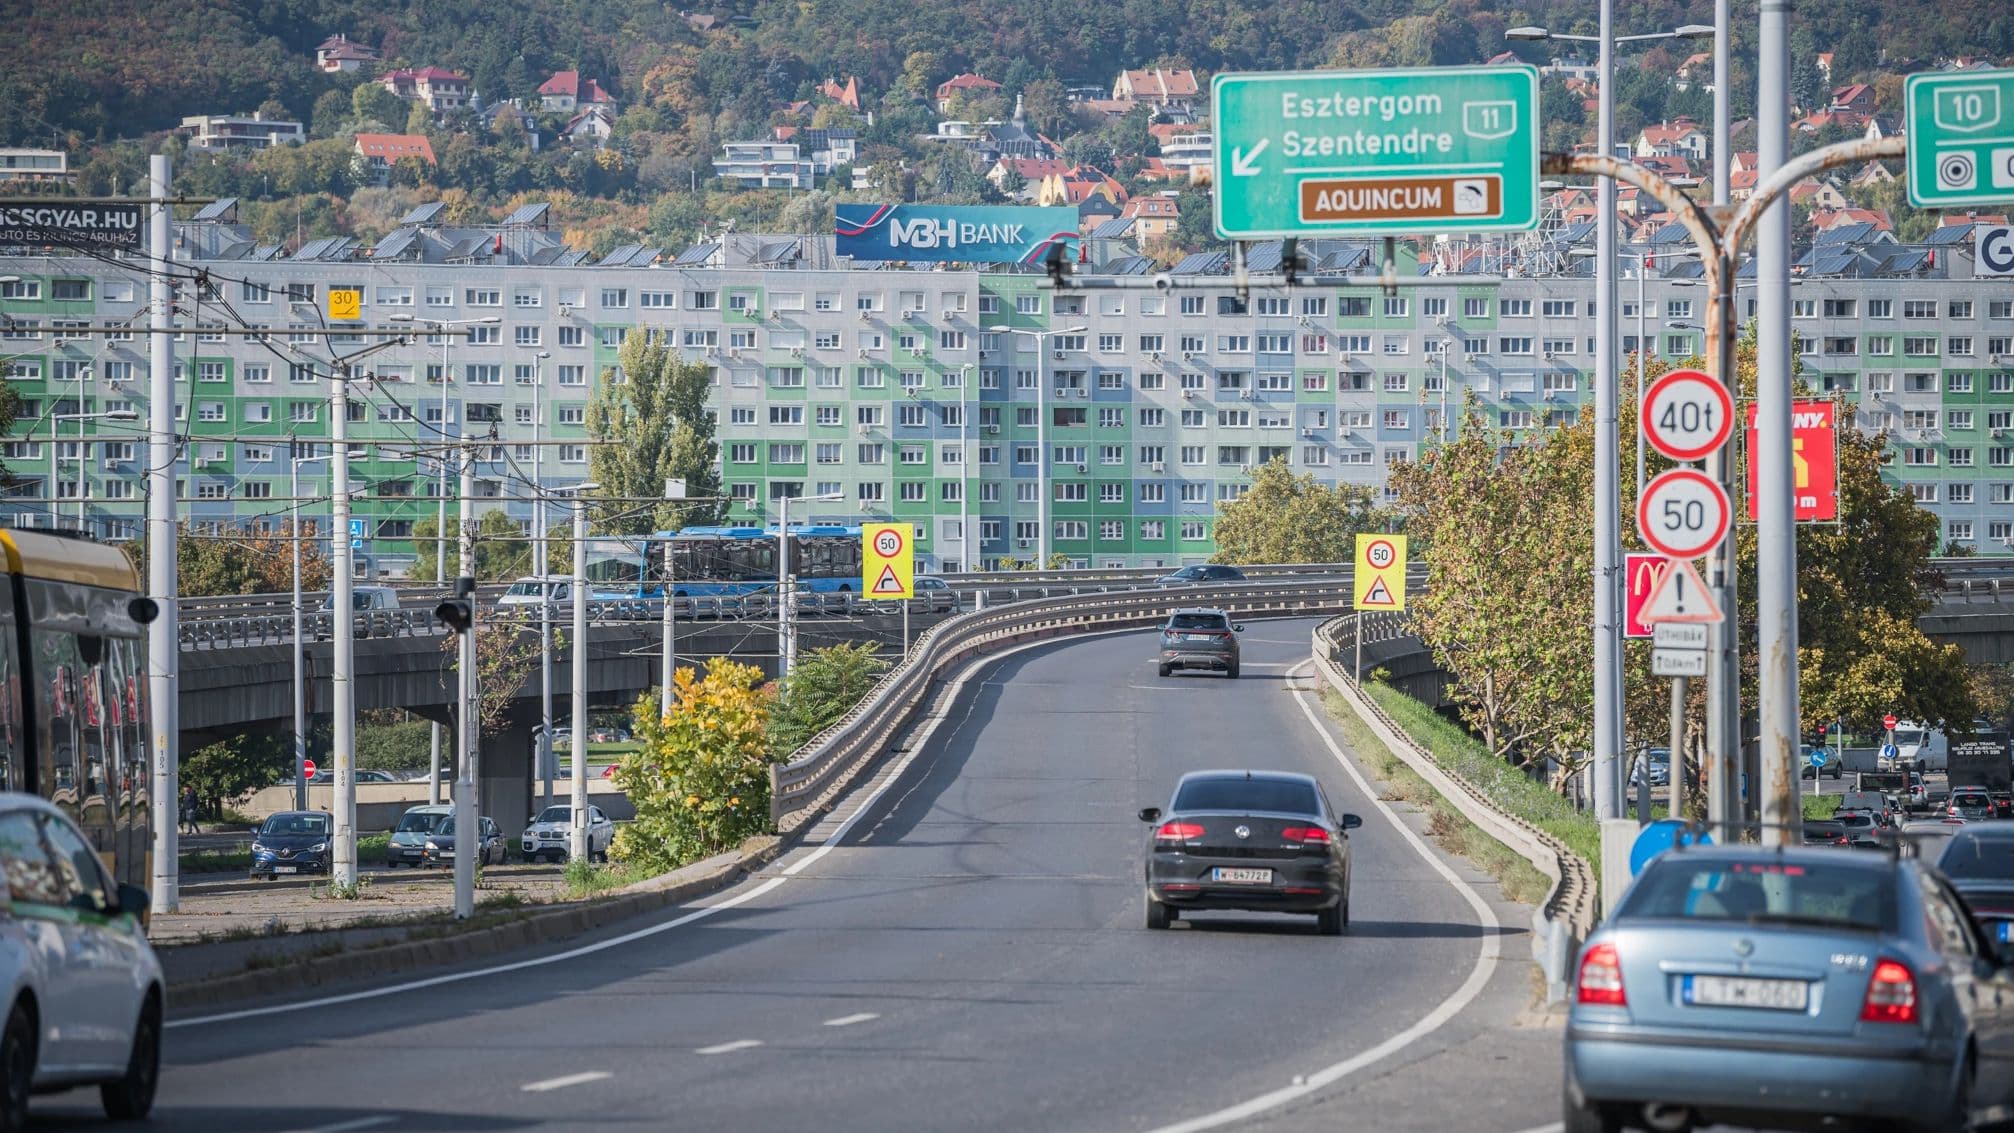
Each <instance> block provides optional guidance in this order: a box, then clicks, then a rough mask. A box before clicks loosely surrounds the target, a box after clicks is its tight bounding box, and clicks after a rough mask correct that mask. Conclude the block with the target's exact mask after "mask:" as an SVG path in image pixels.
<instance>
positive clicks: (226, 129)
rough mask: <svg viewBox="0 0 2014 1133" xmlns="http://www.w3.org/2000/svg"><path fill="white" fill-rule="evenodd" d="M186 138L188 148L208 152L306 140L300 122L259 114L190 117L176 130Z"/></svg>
mask: <svg viewBox="0 0 2014 1133" xmlns="http://www.w3.org/2000/svg"><path fill="white" fill-rule="evenodd" d="M175 132H176V133H178V134H187V135H189V148H190V149H192V150H202V151H205V152H208V153H219V152H222V151H224V150H231V149H265V148H267V147H269V146H284V145H292V144H295V143H297V142H304V141H307V140H308V132H307V130H306V129H305V128H304V127H303V126H302V125H301V124H300V123H299V122H289V121H285V120H283V119H278V118H267V117H265V116H264V115H262V114H256V113H254V114H251V115H242V114H192V115H190V116H189V117H187V118H184V119H182V125H181V126H180V127H179V128H177V130H176V131H175Z"/></svg>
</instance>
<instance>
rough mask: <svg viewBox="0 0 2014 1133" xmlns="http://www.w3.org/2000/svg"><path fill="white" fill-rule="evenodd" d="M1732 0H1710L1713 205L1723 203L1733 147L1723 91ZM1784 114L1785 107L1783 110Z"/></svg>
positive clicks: (1730, 114) (1730, 117) (1730, 116)
mask: <svg viewBox="0 0 2014 1133" xmlns="http://www.w3.org/2000/svg"><path fill="white" fill-rule="evenodd" d="M1732 3H1733V0H1713V203H1714V204H1717V205H1724V204H1726V203H1727V184H1728V172H1729V162H1731V161H1732V160H1733V158H1732V155H1730V154H1729V153H1728V152H1727V151H1728V149H1729V148H1730V147H1732V146H1733V144H1734V142H1733V140H1732V139H1733V130H1734V123H1733V117H1734V114H1733V111H1732V110H1730V109H1729V96H1728V90H1727V84H1728V81H1729V80H1728V75H1727V61H1728V54H1729V51H1730V50H1731V48H1732V44H1733V42H1734V23H1733V17H1732V16H1731V14H1730V13H1729V11H1728V9H1729V8H1730V7H1731V6H1732ZM1783 109H1784V111H1786V112H1787V111H1788V110H1789V107H1788V106H1786V107H1784V108H1783Z"/></svg>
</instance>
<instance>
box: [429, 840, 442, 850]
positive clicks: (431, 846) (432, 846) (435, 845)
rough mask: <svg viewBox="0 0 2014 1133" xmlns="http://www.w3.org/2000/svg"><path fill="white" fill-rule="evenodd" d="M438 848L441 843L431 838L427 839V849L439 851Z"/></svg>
mask: <svg viewBox="0 0 2014 1133" xmlns="http://www.w3.org/2000/svg"><path fill="white" fill-rule="evenodd" d="M440 848H441V844H440V843H439V842H435V841H432V840H429V841H428V842H427V849H429V850H434V851H439V850H440Z"/></svg>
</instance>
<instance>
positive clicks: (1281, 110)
mask: <svg viewBox="0 0 2014 1133" xmlns="http://www.w3.org/2000/svg"><path fill="white" fill-rule="evenodd" d="M1210 94H1211V107H1212V114H1211V116H1210V121H1211V124H1212V126H1213V133H1214V136H1215V144H1214V155H1213V156H1214V159H1215V162H1216V164H1215V169H1216V171H1217V191H1216V193H1215V195H1214V205H1215V221H1216V227H1217V235H1219V236H1222V237H1224V238H1225V239H1228V240H1251V239H1264V238H1268V237H1295V236H1312V235H1336V234H1356V235H1363V234H1383V233H1399V232H1403V233H1406V234H1408V235H1413V234H1420V233H1429V232H1484V231H1515V230H1524V229H1530V228H1535V227H1537V225H1538V180H1539V156H1538V140H1539V131H1538V125H1539V124H1538V72H1537V71H1535V70H1533V69H1532V68H1530V67H1524V66H1511V67H1424V68H1416V69H1412V70H1379V71H1302V72H1287V73H1275V74H1225V75H1218V76H1217V77H1216V79H1215V80H1214V81H1213V82H1212V83H1211V85H1210Z"/></svg>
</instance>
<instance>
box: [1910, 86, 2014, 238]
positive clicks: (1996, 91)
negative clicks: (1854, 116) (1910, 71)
mask: <svg viewBox="0 0 2014 1133" xmlns="http://www.w3.org/2000/svg"><path fill="white" fill-rule="evenodd" d="M1902 104H1903V106H1904V108H1905V119H1906V121H1905V122H1904V125H1903V136H1905V137H1907V138H1908V139H1909V160H1908V167H1909V203H1910V204H1912V205H1915V206H1916V207H1917V208H1933V209H1934V208H1954V207H1958V206H1963V205H1990V204H1998V203H2000V202H2002V201H2014V70H2002V71H1952V72H1949V73H1947V74H1936V75H1911V76H1909V78H1908V80H1907V81H1906V82H1905V83H1904V84H1903V90H1902Z"/></svg>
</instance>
